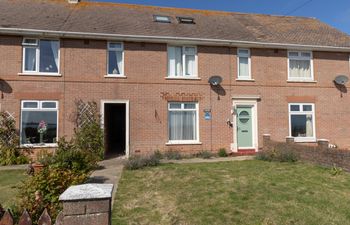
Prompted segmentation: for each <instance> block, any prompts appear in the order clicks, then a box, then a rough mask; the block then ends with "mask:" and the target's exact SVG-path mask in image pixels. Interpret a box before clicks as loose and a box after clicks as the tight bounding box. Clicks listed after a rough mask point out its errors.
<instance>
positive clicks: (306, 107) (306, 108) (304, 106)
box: [303, 105, 312, 112]
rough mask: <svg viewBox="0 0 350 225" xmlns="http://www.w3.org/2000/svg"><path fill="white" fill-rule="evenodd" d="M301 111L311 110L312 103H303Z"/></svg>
mask: <svg viewBox="0 0 350 225" xmlns="http://www.w3.org/2000/svg"><path fill="white" fill-rule="evenodd" d="M303 111H306V112H311V111H312V105H303Z"/></svg>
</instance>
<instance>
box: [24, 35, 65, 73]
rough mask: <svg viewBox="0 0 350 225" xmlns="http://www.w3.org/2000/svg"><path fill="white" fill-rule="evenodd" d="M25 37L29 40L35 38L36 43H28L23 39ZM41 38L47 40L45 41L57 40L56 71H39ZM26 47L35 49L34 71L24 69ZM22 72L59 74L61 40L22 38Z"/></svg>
mask: <svg viewBox="0 0 350 225" xmlns="http://www.w3.org/2000/svg"><path fill="white" fill-rule="evenodd" d="M27 39H30V40H36V43H33V44H29V43H26V42H25V41H26V40H27ZM41 40H47V41H58V65H57V72H40V41H41ZM27 48H35V49H36V53H35V55H36V58H35V61H36V63H35V71H32V70H25V54H26V49H27ZM22 49H23V50H22V74H23V75H51V76H57V75H60V64H61V54H60V52H61V42H60V40H59V39H52V38H50V39H47V38H41V39H40V38H28V37H25V38H23V41H22Z"/></svg>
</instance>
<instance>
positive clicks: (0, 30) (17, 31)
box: [0, 27, 350, 52]
mask: <svg viewBox="0 0 350 225" xmlns="http://www.w3.org/2000/svg"><path fill="white" fill-rule="evenodd" d="M0 34H5V35H23V36H25V35H28V36H44V37H65V38H79V39H103V40H118V41H139V42H159V43H183V44H202V45H215V46H239V47H257V48H278V49H300V50H321V51H333V52H350V47H337V46H322V45H301V44H293V43H272V42H256V41H240V40H223V39H207V38H190V37H171V36H147V35H125V34H110V33H89V32H74V31H54V30H37V29H22V28H4V27H0Z"/></svg>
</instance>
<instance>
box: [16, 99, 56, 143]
mask: <svg viewBox="0 0 350 225" xmlns="http://www.w3.org/2000/svg"><path fill="white" fill-rule="evenodd" d="M57 119H58V102H57V101H32V100H28V101H22V104H21V144H22V145H50V144H51V145H52V144H55V143H56V142H57Z"/></svg>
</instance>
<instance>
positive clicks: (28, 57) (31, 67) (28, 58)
mask: <svg viewBox="0 0 350 225" xmlns="http://www.w3.org/2000/svg"><path fill="white" fill-rule="evenodd" d="M24 70H25V71H35V70H36V48H25V64H24Z"/></svg>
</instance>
